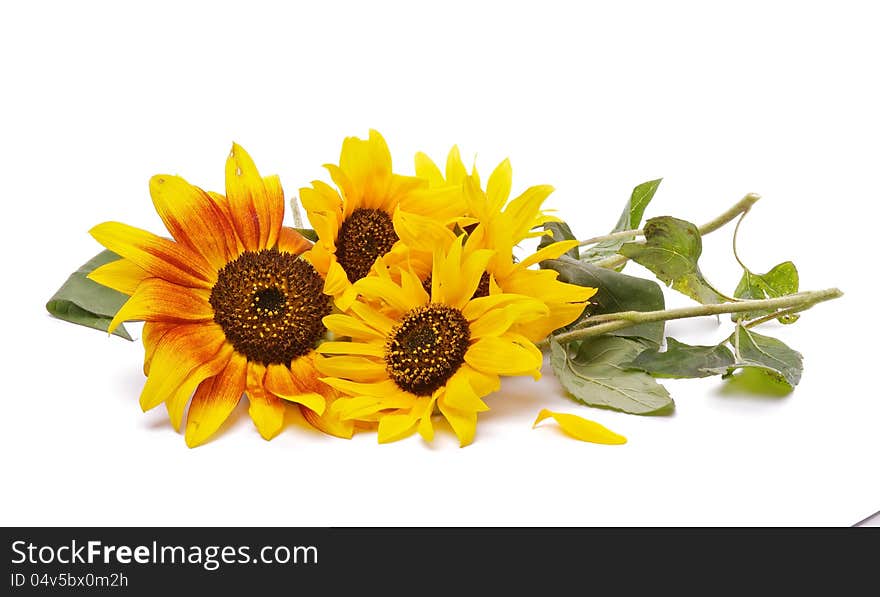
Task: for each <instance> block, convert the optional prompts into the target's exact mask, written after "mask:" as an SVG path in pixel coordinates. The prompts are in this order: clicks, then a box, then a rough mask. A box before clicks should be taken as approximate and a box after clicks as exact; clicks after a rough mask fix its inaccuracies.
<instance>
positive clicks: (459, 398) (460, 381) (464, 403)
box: [441, 369, 489, 412]
mask: <svg viewBox="0 0 880 597" xmlns="http://www.w3.org/2000/svg"><path fill="white" fill-rule="evenodd" d="M468 378H469V375H468V373H467V371H462V370H461V369H459V370H458V371H457V372H456V373H455V375H453V376H452V378H451V379H450V380H449V381H448V382H447V383H446V393H445V394H444V395H443V397H442V398H441V402H443V403H444V404H446V405H448V406H451V407H452V408H455V409H457V410H461V411H470V412H484V411H487V410H489V407H488V406H487V405H486V403H485V402H483V401H482V399H481V398H480V397H479V396H478V395H477V393H476V392H475V391H474V389H473V388H472V387H471V384H470V380H469V379H468Z"/></svg>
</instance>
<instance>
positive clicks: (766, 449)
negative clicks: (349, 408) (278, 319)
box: [0, 0, 880, 526]
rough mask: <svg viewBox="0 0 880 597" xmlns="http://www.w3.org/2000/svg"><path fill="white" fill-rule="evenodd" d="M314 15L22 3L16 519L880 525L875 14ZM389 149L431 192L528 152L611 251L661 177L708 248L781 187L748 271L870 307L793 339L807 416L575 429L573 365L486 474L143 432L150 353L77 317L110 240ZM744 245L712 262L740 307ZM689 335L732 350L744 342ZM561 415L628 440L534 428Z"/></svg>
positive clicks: (151, 426)
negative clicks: (459, 159)
mask: <svg viewBox="0 0 880 597" xmlns="http://www.w3.org/2000/svg"><path fill="white" fill-rule="evenodd" d="M310 4H312V5H314V6H310V7H295V6H296V5H295V4H294V3H282V2H278V3H264V2H254V1H251V2H246V3H243V2H236V3H221V2H206V3H203V4H202V3H195V2H192V3H182V2H158V1H153V2H150V3H143V5H142V6H140V7H134V6H129V5H125V4H120V3H113V2H106V3H100V2H85V1H84V2H75V3H68V2H57V3H40V4H37V3H23V2H22V3H17V4H14V5H13V4H12V3H9V4H7V5H6V6H5V8H4V15H3V19H2V22H0V55H2V56H3V58H2V62H0V69H2V89H3V90H2V92H0V124H2V129H0V141H2V145H0V164H2V175H3V183H2V197H3V205H4V210H5V217H4V219H3V221H4V224H5V226H4V228H5V230H4V233H3V235H2V243H3V245H2V249H3V254H4V258H3V269H2V272H3V274H2V275H3V279H4V282H3V293H2V310H3V311H2V315H3V326H2V330H3V333H2V336H0V338H2V344H3V346H4V347H5V350H4V356H3V360H2V363H3V364H2V372H3V379H4V380H5V388H4V391H3V394H4V397H5V399H4V403H3V407H2V411H0V413H2V414H0V454H2V456H0V474H2V478H3V485H4V490H3V491H2V492H0V505H2V510H0V514H2V515H0V524H4V525H12V524H22V525H43V524H46V525H49V524H53V525H56V524H61V525H190V524H191V525H334V526H335V525H373V524H378V525H413V524H429V525H460V524H463V525H497V524H504V525H537V524H541V525H544V524H551V525H849V524H853V523H855V522H856V521H858V520H860V519H862V518H864V517H866V516H868V515H870V514H872V513H873V512H875V511H876V510H877V509H880V477H878V475H877V474H876V460H877V457H878V455H880V401H878V398H877V391H876V389H875V385H876V384H875V383H874V381H873V373H874V367H875V366H876V348H875V347H876V340H875V338H876V337H877V332H878V326H877V319H876V318H877V310H876V307H875V296H876V295H875V290H876V287H877V285H876V283H875V276H876V272H877V267H876V265H875V263H874V261H873V259H874V258H875V257H876V255H877V250H876V234H874V230H875V229H876V226H877V220H878V215H880V209H878V198H880V197H878V191H877V188H878V186H877V184H876V176H877V166H878V163H880V161H878V157H880V155H878V149H877V142H876V139H877V136H878V133H880V119H878V106H880V93H878V82H877V81H878V77H877V69H876V58H877V56H878V55H880V43H878V41H877V36H876V31H875V25H876V22H877V18H876V17H877V15H876V14H872V13H873V10H872V9H871V6H872V3H868V2H865V3H856V2H843V1H839V2H834V3H830V2H829V3H812V2H792V3H785V2H773V3H769V2H750V1H743V2H738V3H735V4H730V5H728V7H726V8H720V7H717V6H716V5H715V4H714V3H712V5H711V6H710V5H709V4H707V3H701V2H692V3H685V2H663V3H650V2H617V3H606V2H602V3H599V2H595V3H574V2H550V1H546V0H545V1H544V2H540V3H535V2H524V3H516V2H501V3H489V2H485V3H474V2H453V1H444V2H436V3H430V4H428V3H409V2H407V3H404V2H401V3H388V2H376V1H374V2H364V3H333V2H322V3H310ZM369 128H376V129H378V130H379V131H381V132H382V133H383V135H384V136H385V138H386V139H387V141H388V143H389V145H390V147H391V151H392V154H393V155H394V159H395V164H396V169H397V170H398V171H400V172H402V173H411V172H412V155H413V153H414V152H415V151H417V150H423V151H426V152H428V153H429V154H430V155H432V156H434V157H435V159H437V160H442V159H444V158H445V153H446V151H447V150H448V148H449V147H450V146H451V145H452V144H453V143H457V144H459V146H460V147H461V150H462V154H463V155H464V156H465V160H466V161H469V160H471V159H473V158H474V156H475V155H476V160H477V165H478V166H479V167H480V168H481V170H482V171H483V172H484V173H485V174H488V172H489V171H490V170H491V168H492V167H493V166H494V165H495V164H496V163H497V162H498V161H499V160H501V159H503V158H504V157H510V158H511V161H512V163H513V167H514V190H515V191H517V190H519V191H521V190H523V189H524V188H525V187H526V186H529V185H533V184H539V183H549V184H553V185H554V186H555V187H556V189H557V190H556V192H555V193H554V194H553V195H552V196H551V199H550V200H549V203H548V205H550V206H551V207H555V208H557V209H559V210H560V212H561V215H563V216H564V217H565V218H566V219H568V220H569V221H570V222H571V223H572V226H573V227H574V228H575V229H576V231H578V233H579V235H580V236H581V237H584V238H586V237H588V236H593V235H596V234H602V233H604V232H607V230H608V229H610V227H611V226H612V225H613V224H614V222H616V219H617V216H618V214H619V211H620V209H621V206H622V205H623V202H624V201H625V199H626V198H627V197H628V195H629V192H630V190H631V189H632V187H633V186H635V185H636V184H638V183H640V182H643V181H645V180H649V179H652V178H657V177H660V176H662V177H664V181H663V183H662V185H661V187H660V190H659V191H658V193H657V196H656V198H655V200H654V203H653V204H652V205H651V206H650V208H649V210H648V213H647V214H646V215H647V216H656V215H664V214H671V215H676V216H678V217H682V218H686V219H690V220H693V221H696V222H697V223H701V222H703V221H705V220H707V219H709V218H711V217H713V216H715V215H716V214H718V213H720V212H721V211H723V210H724V209H726V208H727V207H728V206H729V205H730V204H732V203H733V202H734V201H736V200H737V199H739V198H740V197H741V196H743V195H744V194H745V193H747V192H757V193H760V194H761V195H762V196H763V199H762V200H761V201H760V202H759V204H758V205H757V206H756V208H755V210H754V212H753V213H752V214H751V215H750V216H749V218H748V219H747V220H746V222H745V223H744V225H743V229H742V231H741V239H740V247H741V255H742V257H743V258H744V260H746V262H747V263H748V264H750V266H751V267H752V269H753V270H755V271H766V270H767V269H769V268H770V267H771V266H772V265H774V264H776V263H778V262H780V261H784V260H786V259H792V260H794V261H795V263H796V264H797V266H798V268H799V270H800V274H801V286H802V288H804V289H818V288H824V287H829V286H839V287H840V288H841V289H843V290H844V292H845V293H846V296H845V297H844V298H843V299H841V300H839V301H835V302H833V303H829V304H825V305H820V306H819V307H817V308H815V310H813V311H810V312H809V313H807V314H805V315H804V316H803V317H802V319H801V321H800V322H798V323H797V324H796V325H795V326H789V327H785V328H781V327H779V328H777V329H773V326H770V327H768V328H767V332H766V333H769V334H771V335H777V336H778V337H779V338H780V339H782V340H783V341H785V342H786V343H788V344H789V345H790V346H792V347H793V348H796V349H798V350H800V351H801V352H802V353H803V354H804V356H805V373H804V376H803V381H802V382H801V384H800V385H799V386H798V388H797V389H796V390H795V392H794V393H792V394H791V395H789V396H787V397H783V398H766V397H756V396H750V395H747V394H743V393H742V392H741V391H739V390H736V389H735V388H731V387H729V386H727V385H726V384H724V383H723V382H722V381H721V380H719V379H717V378H713V379H705V380H682V381H669V382H664V384H665V385H666V386H667V388H668V389H669V390H670V392H671V393H672V395H673V396H674V397H675V399H676V402H677V410H676V413H675V415H673V416H670V417H653V418H641V417H635V416H629V415H624V414H620V413H615V412H610V411H603V410H595V409H588V408H586V407H582V406H579V405H577V404H575V403H574V402H572V401H570V400H569V399H567V398H565V397H564V395H563V393H562V391H561V389H560V387H559V386H558V384H557V382H556V381H555V379H554V378H553V377H552V374H550V371H549V368H547V373H548V375H547V376H546V377H545V378H544V379H543V380H542V381H541V382H538V383H534V382H532V381H531V380H510V383H505V384H504V387H503V389H502V392H501V393H499V394H496V395H494V396H492V397H490V398H489V405H490V406H491V407H492V410H491V411H490V412H489V413H486V415H485V416H483V417H482V419H481V422H480V425H479V428H478V435H477V440H476V442H475V443H474V444H473V445H472V446H470V447H468V448H465V449H459V448H458V447H457V443H456V441H455V440H454V438H453V436H452V434H451V431H449V430H448V428H446V427H444V428H443V429H442V430H441V432H440V433H438V437H437V438H436V439H435V442H434V444H433V445H426V444H424V443H423V442H422V441H421V439H420V438H418V437H413V438H410V439H408V440H406V441H402V442H399V443H396V444H393V445H387V446H379V445H377V444H376V440H375V435H373V434H363V435H360V436H357V437H356V438H355V439H353V440H352V441H350V442H346V441H342V440H337V439H334V438H329V437H326V436H322V435H320V434H318V433H317V432H313V431H311V430H309V429H307V428H306V427H305V426H304V425H303V423H302V421H300V420H297V419H296V418H295V417H291V420H290V424H289V425H288V427H287V428H286V429H285V431H284V432H283V433H282V435H281V436H279V437H278V438H276V439H275V440H273V441H272V442H268V443H267V442H265V441H263V440H262V439H261V438H260V437H259V435H258V434H257V432H256V430H255V429H254V428H253V426H252V424H251V423H250V421H249V419H248V417H247V414H246V412H244V410H243V409H240V411H239V412H237V414H236V415H235V416H234V417H233V420H231V421H230V422H229V424H227V425H226V426H225V427H224V430H223V432H222V433H221V434H220V435H219V437H218V438H217V439H216V440H215V441H212V442H211V443H209V444H208V445H206V446H203V447H201V448H198V449H196V450H189V449H187V448H186V446H185V444H184V442H183V438H182V437H181V436H179V435H177V434H176V433H175V432H174V431H173V430H172V429H171V427H170V424H169V423H168V422H167V418H166V415H165V413H164V409H162V408H159V409H156V410H155V411H152V412H150V413H147V414H143V413H141V412H140V409H139V407H138V402H137V398H138V395H139V392H140V388H141V385H142V383H143V375H142V372H141V359H142V347H141V345H140V342H136V343H127V342H125V341H123V340H121V339H119V338H115V337H114V338H108V337H106V336H105V335H103V334H101V333H99V332H95V331H93V330H88V329H86V328H82V327H78V326H73V325H70V324H66V323H62V322H60V321H57V320H54V319H52V318H50V317H49V316H48V315H47V314H46V312H45V310H44V308H43V305H44V304H45V302H46V300H48V298H49V297H50V296H51V295H52V293H53V292H54V291H55V289H56V288H57V287H58V286H59V285H60V284H61V283H62V282H63V280H64V279H65V277H66V276H67V275H68V274H69V273H70V272H71V271H73V270H74V269H76V267H78V266H79V265H80V264H81V263H82V262H84V261H86V260H87V259H88V258H89V257H91V256H92V255H93V254H95V253H97V252H98V251H99V250H100V247H99V246H98V245H97V243H96V242H94V241H93V240H92V239H91V237H90V236H89V235H88V234H87V230H88V229H89V228H90V227H91V226H93V225H94V224H96V223H99V222H102V221H105V220H120V221H124V222H127V223H129V224H132V225H136V226H140V227H143V228H147V229H150V230H152V231H154V232H160V231H162V228H161V222H160V220H159V218H158V216H156V214H155V213H154V212H153V211H152V206H151V203H150V199H149V195H148V192H147V181H148V179H149V177H150V176H151V175H153V174H156V173H171V174H180V175H182V176H184V177H185V178H187V179H188V180H189V181H190V182H192V183H194V184H198V185H199V186H202V187H204V188H207V189H214V190H218V191H222V189H223V164H224V159H225V157H226V154H227V152H228V150H229V146H230V143H231V142H232V141H233V140H234V141H237V142H239V143H241V144H242V145H243V146H244V147H245V148H246V149H247V150H248V151H249V152H250V153H251V155H252V156H253V157H254V159H255V160H256V162H257V164H258V166H259V167H260V169H261V171H262V172H264V173H265V174H270V173H277V174H280V175H281V179H282V182H283V184H284V187H285V190H286V193H287V195H288V196H292V195H295V194H296V190H297V188H298V187H300V186H304V185H307V184H308V182H309V181H310V180H312V179H315V178H321V179H325V180H326V175H325V174H324V172H323V171H322V169H321V165H322V164H323V163H327V162H334V161H336V160H337V159H338V152H339V147H340V144H341V141H342V139H343V137H344V136H347V135H357V136H361V137H363V136H366V134H367V131H368V129H369ZM287 218H288V220H287V222H288V223H291V220H290V219H289V218H290V215H289V214H288V215H287ZM731 232H732V231H731V230H730V229H724V230H722V231H720V232H717V233H715V234H713V235H711V236H710V237H707V239H706V241H705V249H704V254H705V257H704V261H703V262H701V263H705V265H704V267H703V269H704V271H705V272H707V274H708V275H709V276H710V278H711V279H712V281H713V282H714V283H716V284H717V285H719V286H721V287H722V288H725V289H727V290H728V291H730V290H732V289H733V287H734V286H735V284H736V282H737V280H738V278H739V274H740V271H739V270H738V267H737V265H736V263H735V262H734V261H733V257H732V255H731V253H730V237H731ZM630 267H632V270H629V271H630V273H636V272H639V273H640V274H643V275H647V273H646V272H645V271H644V270H641V271H639V270H638V267H637V266H630ZM667 296H668V303H669V304H670V305H684V304H687V300H686V299H684V298H683V297H680V296H678V295H675V294H674V293H671V292H670V293H668V295H667ZM668 329H669V333H671V334H672V335H674V336H676V337H677V338H679V339H681V340H683V341H690V342H700V343H706V344H708V343H710V342H712V341H717V340H720V339H722V338H723V337H724V336H726V335H727V334H729V333H730V324H729V322H728V320H727V319H726V318H724V319H722V320H720V322H719V321H716V320H715V319H707V320H703V321H692V322H678V323H673V324H670V325H669V328H668ZM133 331H135V332H136V333H138V334H139V331H140V330H139V328H138V327H137V326H134V328H133ZM544 407H547V408H551V409H554V410H563V411H566V412H574V413H578V414H581V415H583V416H586V417H588V418H591V419H594V420H597V421H599V422H601V423H603V424H605V425H607V426H608V427H610V428H611V429H613V430H615V431H617V432H619V433H622V434H624V435H626V436H627V437H628V438H629V443H628V444H626V445H624V446H599V445H592V444H584V443H580V442H575V441H573V440H570V439H568V438H566V437H564V436H563V435H562V434H561V433H559V432H558V429H555V428H554V427H553V426H552V425H547V426H546V428H544V427H541V428H539V429H536V430H531V428H530V427H531V422H532V420H534V417H535V416H536V414H537V412H538V411H539V410H540V409H541V408H544Z"/></svg>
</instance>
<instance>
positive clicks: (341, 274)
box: [324, 259, 351, 296]
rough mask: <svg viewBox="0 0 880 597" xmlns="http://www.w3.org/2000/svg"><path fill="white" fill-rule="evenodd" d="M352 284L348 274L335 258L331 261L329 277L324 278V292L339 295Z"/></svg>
mask: <svg viewBox="0 0 880 597" xmlns="http://www.w3.org/2000/svg"><path fill="white" fill-rule="evenodd" d="M350 285H351V282H349V281H348V274H346V273H345V270H344V269H342V266H341V265H339V262H338V261H336V260H335V259H334V260H333V261H331V262H330V269H328V270H327V278H326V279H325V280H324V294H329V295H330V296H339V295H340V294H342V293H343V292H345V291H346V289H347V288H348V287H349V286H350Z"/></svg>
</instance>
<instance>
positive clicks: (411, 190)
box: [300, 130, 464, 310]
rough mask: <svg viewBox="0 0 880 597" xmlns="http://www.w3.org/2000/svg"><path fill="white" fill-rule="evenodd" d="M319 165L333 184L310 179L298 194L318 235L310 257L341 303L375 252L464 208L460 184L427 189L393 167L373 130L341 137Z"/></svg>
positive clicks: (434, 231)
mask: <svg viewBox="0 0 880 597" xmlns="http://www.w3.org/2000/svg"><path fill="white" fill-rule="evenodd" d="M325 167H326V168H327V170H328V171H329V173H330V177H331V178H332V179H333V182H334V183H335V184H336V187H337V189H334V188H333V187H331V186H330V185H328V184H326V183H324V182H321V181H313V182H312V186H311V187H310V188H303V189H300V201H301V202H302V205H303V207H304V208H305V210H306V213H307V215H308V218H309V221H310V222H311V224H312V227H313V228H314V229H315V232H316V233H317V235H318V241H317V243H316V244H315V247H314V249H313V250H312V257H311V259H312V263H313V264H314V266H315V268H316V269H317V270H318V271H319V272H320V273H321V274H322V275H324V276H325V278H326V282H325V285H324V291H325V292H326V293H327V294H329V295H331V296H333V297H334V298H335V299H336V304H337V306H339V308H340V309H342V310H346V309H347V308H348V306H349V305H350V304H351V302H352V301H353V300H354V298H355V292H354V290H353V288H352V285H353V284H354V283H355V282H357V281H358V280H360V279H361V278H363V277H364V276H366V275H367V274H368V273H369V272H370V269H371V268H372V266H373V264H374V263H375V261H376V258H378V257H381V256H383V255H385V254H387V253H388V252H389V251H390V250H391V249H392V248H393V247H394V246H395V245H396V244H397V243H398V241H403V242H404V243H409V242H412V241H414V240H415V239H418V238H422V239H425V238H428V239H430V238H435V237H438V236H444V235H445V234H446V232H448V227H449V226H451V225H452V224H453V223H454V222H455V221H456V219H457V218H458V217H460V216H462V215H463V213H464V198H463V196H462V194H461V192H460V189H459V188H458V187H456V186H454V185H440V186H435V187H432V188H429V187H428V184H427V182H426V181H425V180H422V179H420V178H416V177H411V176H401V175H399V174H394V173H393V172H392V168H391V154H390V152H389V151H388V146H387V145H386V143H385V140H384V139H383V138H382V136H381V135H380V134H379V133H378V132H376V131H373V130H371V131H370V135H369V138H368V139H366V140H364V139H359V138H356V137H348V138H346V139H345V140H344V142H343V144H342V152H341V154H340V158H339V165H338V166H336V165H333V164H328V165H326V166H325Z"/></svg>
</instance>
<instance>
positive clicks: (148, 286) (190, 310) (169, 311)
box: [107, 278, 214, 333]
mask: <svg viewBox="0 0 880 597" xmlns="http://www.w3.org/2000/svg"><path fill="white" fill-rule="evenodd" d="M210 297H211V293H210V292H209V291H207V290H203V289H201V288H186V287H184V286H178V285H177V284H171V283H170V282H166V281H165V280H162V279H160V278H147V279H146V280H144V281H143V282H141V284H140V285H139V286H138V287H137V290H136V291H135V293H134V294H133V295H132V296H131V298H130V299H128V300H127V301H125V304H124V305H122V307H121V308H120V309H119V311H117V312H116V315H115V316H114V317H113V320H112V321H111V322H110V327H109V328H108V329H107V331H108V332H110V333H112V332H113V330H115V329H116V327H117V326H118V325H119V324H120V323H122V322H123V321H175V322H185V321H211V320H212V319H214V309H212V308H211V304H210V303H209V302H208V300H209V299H210Z"/></svg>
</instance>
